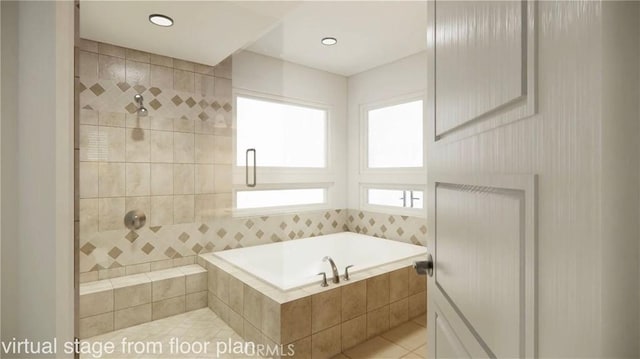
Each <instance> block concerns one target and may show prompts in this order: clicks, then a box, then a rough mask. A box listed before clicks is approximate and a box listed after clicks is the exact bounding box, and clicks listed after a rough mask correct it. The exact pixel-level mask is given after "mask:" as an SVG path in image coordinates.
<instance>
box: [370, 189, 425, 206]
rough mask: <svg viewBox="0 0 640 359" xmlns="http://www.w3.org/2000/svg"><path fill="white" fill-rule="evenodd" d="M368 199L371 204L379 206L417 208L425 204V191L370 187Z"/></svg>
mask: <svg viewBox="0 0 640 359" xmlns="http://www.w3.org/2000/svg"><path fill="white" fill-rule="evenodd" d="M367 199H368V202H369V204H372V205H377V206H391V207H400V208H416V209H421V208H423V206H424V192H423V191H418V190H408V189H404V190H403V189H379V188H369V189H368V190H367Z"/></svg>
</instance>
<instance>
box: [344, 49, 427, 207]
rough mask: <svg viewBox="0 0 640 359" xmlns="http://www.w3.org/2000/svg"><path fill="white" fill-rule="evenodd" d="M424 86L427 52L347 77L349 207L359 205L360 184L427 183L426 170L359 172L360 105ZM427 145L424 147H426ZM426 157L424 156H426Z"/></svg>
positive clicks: (423, 87)
mask: <svg viewBox="0 0 640 359" xmlns="http://www.w3.org/2000/svg"><path fill="white" fill-rule="evenodd" d="M426 88H427V54H426V52H421V53H418V54H415V55H411V56H409V57H406V58H403V59H400V60H398V61H395V62H393V63H390V64H386V65H383V66H380V67H377V68H374V69H372V70H369V71H365V72H362V73H359V74H356V75H353V76H351V77H349V80H348V94H349V99H348V106H349V107H348V108H349V109H348V126H349V127H348V136H349V138H348V163H347V173H348V175H347V176H348V179H347V183H348V206H349V208H352V209H358V208H360V189H359V184H360V182H361V181H363V182H369V183H371V182H376V183H402V184H405V183H409V184H423V185H426V183H427V177H426V172H421V173H413V174H409V173H407V174H403V175H402V176H397V175H393V176H388V175H368V176H363V175H362V174H361V173H360V157H361V153H360V152H361V144H360V138H361V137H360V124H361V123H360V122H361V119H360V113H361V112H360V108H361V106H363V105H367V104H371V103H376V102H380V101H387V100H390V99H394V98H398V97H403V96H406V95H410V94H414V93H418V92H424V91H426ZM425 147H426V146H425ZM425 158H426V156H425Z"/></svg>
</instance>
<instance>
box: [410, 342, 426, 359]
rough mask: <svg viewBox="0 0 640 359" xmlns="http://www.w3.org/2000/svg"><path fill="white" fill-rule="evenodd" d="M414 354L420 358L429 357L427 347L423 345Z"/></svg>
mask: <svg viewBox="0 0 640 359" xmlns="http://www.w3.org/2000/svg"><path fill="white" fill-rule="evenodd" d="M413 353H414V354H416V355H417V356H418V357H420V358H426V357H427V345H426V344H425V345H423V346H421V347H420V348H418V349H416V350H414V351H413Z"/></svg>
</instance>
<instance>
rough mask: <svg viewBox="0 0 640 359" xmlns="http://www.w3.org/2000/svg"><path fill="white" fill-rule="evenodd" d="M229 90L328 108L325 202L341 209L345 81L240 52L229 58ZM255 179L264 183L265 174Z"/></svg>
mask: <svg viewBox="0 0 640 359" xmlns="http://www.w3.org/2000/svg"><path fill="white" fill-rule="evenodd" d="M233 89H234V92H237V91H246V90H248V91H251V92H256V93H260V94H265V95H270V96H277V97H284V98H289V99H294V100H299V101H303V102H309V103H316V104H322V105H327V106H330V107H331V110H330V111H331V116H332V125H333V128H331V129H330V133H329V136H330V137H331V138H332V144H333V148H331V149H330V162H329V165H330V167H331V168H332V170H333V174H332V175H331V178H332V181H335V185H334V188H333V190H332V191H331V192H330V198H329V203H330V205H331V206H332V207H333V208H345V207H346V205H347V202H346V186H345V184H346V168H347V167H346V166H347V161H346V150H347V146H346V143H347V138H346V134H347V125H346V107H347V80H346V78H345V77H343V76H340V75H336V74H332V73H329V72H325V71H320V70H316V69H312V68H309V67H305V66H301V65H298V64H294V63H291V62H286V61H282V60H280V59H276V58H273V57H269V56H264V55H259V54H256V53H253V52H249V51H241V52H239V53H237V54H235V55H233ZM259 173H260V172H259ZM236 175H237V173H236ZM243 176H244V172H242V174H241V176H240V177H242V178H241V179H238V178H237V177H238V176H235V177H236V178H234V182H236V183H240V182H244V177H243ZM259 177H261V178H263V179H265V180H267V179H266V177H265V175H262V176H259ZM327 179H328V178H318V179H317V180H318V182H324V181H326V180H327ZM259 181H260V178H259ZM278 182H281V183H283V182H296V176H295V175H294V174H292V175H291V176H287V178H281V179H278Z"/></svg>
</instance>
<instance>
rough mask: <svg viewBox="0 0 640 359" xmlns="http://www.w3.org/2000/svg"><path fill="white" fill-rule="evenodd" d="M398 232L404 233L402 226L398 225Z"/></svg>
mask: <svg viewBox="0 0 640 359" xmlns="http://www.w3.org/2000/svg"><path fill="white" fill-rule="evenodd" d="M396 233H398V234H399V235H402V234H403V233H404V230H403V229H402V227H398V229H397V230H396Z"/></svg>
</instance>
